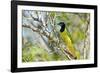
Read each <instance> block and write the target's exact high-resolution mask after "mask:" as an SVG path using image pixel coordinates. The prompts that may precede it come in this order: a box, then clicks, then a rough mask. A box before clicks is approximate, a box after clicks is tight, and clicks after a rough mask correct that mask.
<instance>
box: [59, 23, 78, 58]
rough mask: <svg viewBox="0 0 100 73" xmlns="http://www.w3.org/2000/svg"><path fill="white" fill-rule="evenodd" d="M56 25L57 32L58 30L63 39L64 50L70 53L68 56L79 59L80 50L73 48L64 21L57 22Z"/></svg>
mask: <svg viewBox="0 0 100 73" xmlns="http://www.w3.org/2000/svg"><path fill="white" fill-rule="evenodd" d="M58 25H59V26H60V27H59V32H60V37H61V39H62V40H63V42H64V44H65V46H66V49H65V51H66V52H67V53H68V54H69V55H70V57H73V59H80V52H79V51H78V50H77V49H75V47H74V45H73V43H72V40H71V37H70V35H69V32H68V30H67V29H66V27H65V26H66V25H65V23H64V22H59V23H58Z"/></svg>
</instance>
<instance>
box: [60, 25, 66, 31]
mask: <svg viewBox="0 0 100 73" xmlns="http://www.w3.org/2000/svg"><path fill="white" fill-rule="evenodd" d="M64 30H65V24H64V23H63V24H61V29H60V32H63V31H64Z"/></svg>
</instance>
